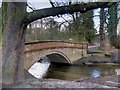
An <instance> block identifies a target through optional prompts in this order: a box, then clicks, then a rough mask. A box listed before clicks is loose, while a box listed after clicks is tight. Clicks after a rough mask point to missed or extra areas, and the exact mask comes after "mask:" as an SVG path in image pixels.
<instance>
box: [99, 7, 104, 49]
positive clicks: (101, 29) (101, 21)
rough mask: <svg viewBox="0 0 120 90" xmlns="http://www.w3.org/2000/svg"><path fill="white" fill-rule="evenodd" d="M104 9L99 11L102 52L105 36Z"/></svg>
mask: <svg viewBox="0 0 120 90" xmlns="http://www.w3.org/2000/svg"><path fill="white" fill-rule="evenodd" d="M104 17H105V15H104V8H101V9H100V30H99V34H100V49H101V50H104V48H105V34H104Z"/></svg>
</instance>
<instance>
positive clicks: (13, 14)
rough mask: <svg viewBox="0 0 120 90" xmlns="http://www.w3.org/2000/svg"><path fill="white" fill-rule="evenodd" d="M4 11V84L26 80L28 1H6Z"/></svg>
mask: <svg viewBox="0 0 120 90" xmlns="http://www.w3.org/2000/svg"><path fill="white" fill-rule="evenodd" d="M2 11H3V52H2V62H3V63H2V79H3V84H14V83H19V82H23V81H24V68H23V60H24V59H23V58H24V57H23V56H24V52H23V51H24V40H25V29H26V26H25V25H23V20H24V16H25V14H26V2H19V3H18V2H16V3H15V2H4V3H3V6H2Z"/></svg>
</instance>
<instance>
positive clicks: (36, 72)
mask: <svg viewBox="0 0 120 90" xmlns="http://www.w3.org/2000/svg"><path fill="white" fill-rule="evenodd" d="M49 66H50V62H49V61H47V60H46V59H40V60H39V61H38V62H35V63H34V65H33V66H32V67H31V68H30V69H29V70H28V72H29V73H30V74H31V75H33V76H34V77H36V78H38V79H40V78H42V77H44V76H45V74H46V72H47V70H48V68H49Z"/></svg>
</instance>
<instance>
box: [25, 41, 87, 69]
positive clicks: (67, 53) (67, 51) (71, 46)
mask: <svg viewBox="0 0 120 90" xmlns="http://www.w3.org/2000/svg"><path fill="white" fill-rule="evenodd" d="M87 47H88V45H87V43H71V42H62V41H52V42H51V41H44V42H32V43H26V45H25V51H24V52H25V60H24V69H26V70H28V69H29V68H30V67H31V66H32V65H33V64H34V63H35V62H36V61H38V60H40V58H43V57H47V58H48V59H49V60H50V61H51V62H59V63H67V64H72V63H73V62H74V61H76V60H78V59H80V58H82V57H84V56H86V54H87Z"/></svg>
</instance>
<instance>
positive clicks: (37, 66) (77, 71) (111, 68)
mask: <svg viewBox="0 0 120 90" xmlns="http://www.w3.org/2000/svg"><path fill="white" fill-rule="evenodd" d="M28 72H29V73H31V74H32V75H33V76H34V77H36V78H38V79H41V78H53V79H62V80H75V79H83V78H90V77H94V78H96V77H101V76H111V75H118V74H119V75H120V67H119V66H118V65H99V64H98V65H79V66H70V65H64V64H57V65H56V64H51V63H50V62H47V61H42V62H36V63H34V65H33V66H32V67H31V68H30V69H29V70H28Z"/></svg>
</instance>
